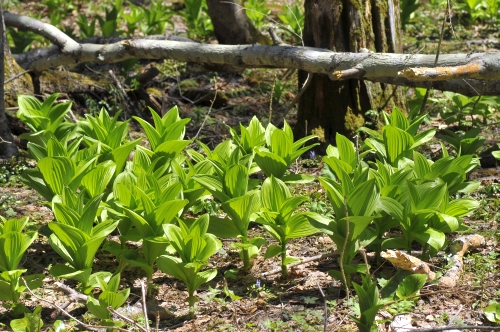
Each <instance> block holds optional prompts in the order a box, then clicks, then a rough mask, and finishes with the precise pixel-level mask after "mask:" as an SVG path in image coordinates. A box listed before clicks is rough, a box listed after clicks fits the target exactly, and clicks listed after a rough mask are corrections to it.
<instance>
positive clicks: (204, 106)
mask: <svg viewBox="0 0 500 332" xmlns="http://www.w3.org/2000/svg"><path fill="white" fill-rule="evenodd" d="M30 6H32V7H36V6H35V4H33V3H31V4H30ZM443 12H444V10H443ZM25 14H27V13H25ZM435 16H436V15H434V14H432V15H431V13H429V10H428V9H427V12H425V11H424V12H422V14H419V16H418V17H417V20H420V21H418V24H417V23H416V24H410V25H408V26H407V30H406V35H405V41H404V42H405V53H417V52H422V53H433V52H435V50H436V45H437V40H438V38H439V33H440V26H441V24H436V23H435V22H436V20H437V19H439V17H435ZM454 18H455V21H454V22H453V24H454V26H453V27H454V28H453V30H452V32H450V33H447V34H446V35H445V41H444V43H443V50H442V53H453V52H472V51H495V49H494V48H489V46H488V44H484V45H478V44H467V43H466V42H465V41H467V40H476V39H477V40H484V39H489V38H492V37H495V38H497V37H498V33H496V31H498V24H496V25H488V24H484V25H478V26H470V25H467V24H460V22H457V21H456V20H458V18H457V17H454ZM447 31H451V30H450V29H448V30H447ZM151 66H156V67H158V69H160V71H161V75H160V76H158V77H157V78H156V79H155V80H154V81H152V82H150V84H149V85H148V87H147V89H146V91H148V93H149V94H150V95H153V97H152V98H153V99H155V100H156V102H157V103H158V104H159V105H161V108H162V109H163V110H168V109H169V108H170V107H172V106H174V105H177V106H178V107H179V109H180V114H181V117H189V118H191V119H192V120H191V123H190V124H189V125H188V132H187V135H186V136H187V138H188V139H189V138H192V137H195V136H196V135H198V132H199V136H198V137H199V139H200V140H201V141H202V142H204V143H205V144H208V145H209V146H210V147H211V148H213V147H214V146H215V145H216V144H217V143H219V142H221V141H223V140H224V139H226V138H228V137H229V131H228V126H230V127H234V126H237V125H238V124H239V123H243V124H246V123H248V121H249V120H250V118H251V117H252V116H254V115H256V116H257V117H259V119H260V120H261V121H264V122H265V121H269V118H271V120H272V121H273V122H275V121H277V119H283V118H286V119H287V120H288V121H289V122H290V123H292V124H293V121H294V116H295V112H296V111H295V109H294V108H293V107H292V108H291V110H290V111H288V109H289V108H290V103H291V101H292V100H293V98H294V96H295V94H296V93H297V88H296V87H297V80H296V74H295V73H294V72H289V71H284V70H246V71H245V72H244V73H242V74H237V75H233V74H217V73H213V72H203V73H195V72H192V71H190V68H189V66H186V65H185V64H183V63H178V62H177V63H176V62H173V61H167V60H166V61H164V62H158V63H155V62H147V63H146V62H139V63H137V64H136V66H135V67H134V68H135V70H137V71H141V70H143V69H144V68H145V67H151ZM108 69H109V68H108V66H106V68H104V67H93V68H92V70H93V71H101V72H102V73H105V72H106V71H107V70H108ZM117 71H119V68H117ZM276 82H279V83H276ZM277 88H278V89H280V91H281V90H282V94H281V97H280V98H276V93H277V91H276V89H277ZM214 90H217V92H218V97H216V103H214V105H211V103H210V102H209V101H206V100H205V101H203V98H202V97H204V96H206V95H207V94H209V93H210V92H213V91H214ZM181 91H182V92H181ZM53 92H57V91H53ZM408 95H409V97H410V98H414V95H413V93H412V90H409V92H408ZM131 96H134V94H133V93H131ZM273 96H274V99H275V100H274V101H272V100H273ZM436 96H437V97H439V96H441V95H440V94H439V93H438V92H437V95H436ZM61 97H62V98H69V99H73V100H74V102H75V106H74V108H73V110H74V112H75V113H76V115H77V116H83V114H86V113H92V112H97V111H98V109H99V108H100V107H101V106H106V107H108V108H109V109H111V110H113V109H114V110H116V109H117V108H118V107H119V105H120V104H122V105H123V101H122V100H121V96H120V94H119V92H117V90H116V89H112V91H110V93H108V94H106V95H105V96H100V97H101V98H102V99H100V100H98V99H91V98H89V97H85V96H82V95H66V96H61ZM276 99H278V100H276ZM196 100H198V102H196V103H192V101H196ZM138 105H139V106H143V104H140V103H139V104H138ZM271 105H272V106H271ZM444 107H445V105H444V104H442V103H439V102H433V103H429V105H428V107H427V110H428V111H429V112H430V114H431V117H430V121H429V122H428V124H426V126H429V127H435V128H438V129H440V130H441V129H443V128H447V127H448V124H446V123H445V122H444V121H443V120H442V119H441V117H440V114H442V113H443V109H444ZM495 116H497V115H495V114H491V115H488V121H486V120H485V121H484V122H485V123H486V125H484V126H483V131H482V135H484V136H485V137H486V138H487V141H486V142H487V144H486V145H485V146H484V147H483V148H482V149H481V151H480V153H481V152H485V154H484V156H485V157H486V156H490V155H491V154H490V153H489V152H487V151H489V150H490V149H491V148H496V143H497V142H499V141H500V140H499V137H498V129H499V128H498V125H496V124H495V122H496V121H497V120H498V119H497V118H495ZM275 124H276V125H278V126H281V124H280V123H275ZM452 125H453V126H455V127H453V128H456V125H457V124H452ZM131 126H132V129H133V133H132V135H133V136H134V137H140V136H143V133H142V132H141V130H140V127H139V126H137V125H135V124H133V123H132V124H131ZM200 128H201V130H200ZM16 130H21V129H19V128H18V127H16ZM199 130H200V131H199ZM438 146H439V145H438V144H437V142H436V141H433V142H431V143H430V144H428V145H426V147H425V149H426V150H425V151H424V152H425V153H426V154H427V155H430V156H433V155H434V156H435V155H437V154H439V147H438ZM20 147H21V148H22V147H23V145H22V142H21V145H20ZM488 153H489V155H488ZM3 166H4V167H5V168H2V169H0V179H5V183H4V184H1V185H0V215H2V216H4V217H7V218H21V217H24V216H29V217H30V223H29V226H28V228H29V229H31V230H38V229H40V227H42V226H44V225H46V224H47V223H48V222H50V221H52V220H53V219H54V217H53V215H52V213H51V211H50V209H49V208H47V207H46V205H45V203H46V202H44V200H43V199H42V198H41V197H40V196H39V195H38V194H37V193H36V192H35V191H34V190H33V189H30V188H28V187H26V186H25V185H23V184H22V183H21V182H20V181H19V178H18V175H19V173H21V172H22V170H23V168H24V167H33V166H34V162H33V161H32V160H29V159H25V158H22V160H20V161H17V162H15V163H14V164H11V163H7V164H5V165H3ZM0 167H2V166H1V165H0ZM294 167H295V169H294V170H295V171H298V170H300V171H301V172H304V173H309V174H314V175H320V174H321V170H322V163H321V161H320V159H319V158H315V159H307V158H304V159H301V160H299V161H298V162H297V163H296V164H295V165H294ZM470 178H471V179H472V178H474V179H478V180H480V181H481V186H480V188H479V190H478V191H477V192H476V193H474V194H472V195H471V197H473V198H475V199H477V200H478V201H479V202H480V207H479V208H478V209H477V210H476V211H475V212H474V213H472V214H471V215H470V216H469V217H467V218H466V219H465V224H466V225H467V226H469V227H470V228H471V231H470V233H471V234H480V235H482V236H484V237H485V240H486V241H485V245H484V246H483V247H481V248H479V249H477V250H474V251H473V252H469V253H467V254H466V255H465V257H464V271H463V272H462V273H461V276H460V280H459V283H458V285H457V286H456V287H453V288H443V287H440V286H438V285H436V284H429V285H426V286H425V287H424V288H423V289H422V290H421V292H420V296H419V297H417V298H416V299H415V301H412V303H411V304H408V303H405V305H399V306H398V305H397V304H395V305H392V306H387V307H386V308H384V309H383V310H381V311H380V312H379V314H378V316H377V321H378V327H379V331H389V326H390V324H391V322H393V321H394V320H395V318H396V316H402V317H405V318H407V319H408V321H409V325H408V326H406V327H408V328H420V329H425V328H433V327H445V326H449V327H450V329H451V327H452V326H459V325H472V326H482V327H484V326H495V324H494V323H493V322H490V321H488V320H487V319H486V318H485V315H484V308H485V307H486V306H487V305H488V304H489V303H490V302H491V301H493V300H495V301H500V287H499V285H500V264H499V259H500V243H499V241H500V232H499V230H498V220H499V218H500V169H498V167H496V166H495V165H494V164H493V167H491V165H490V167H489V168H481V169H477V170H476V171H474V172H473V173H472V174H470ZM293 192H294V194H296V195H307V196H309V197H311V202H310V203H309V204H316V208H317V209H319V211H323V212H325V213H326V211H327V210H328V202H327V199H326V195H325V193H324V191H323V189H322V187H321V186H320V185H319V183H318V182H317V181H315V182H313V183H311V184H308V185H297V186H296V187H295V188H294V191H293ZM318 206H319V207H318ZM250 232H251V233H252V235H260V236H263V237H265V238H266V239H267V240H268V245H270V244H275V242H273V241H274V240H273V239H272V238H270V237H269V235H267V234H266V233H265V232H264V231H263V230H261V229H260V228H259V227H258V226H253V228H252V229H251V230H250ZM458 235H459V234H456V235H455V236H458ZM453 237H454V236H452V237H450V238H449V239H448V240H450V241H451V240H452V239H453ZM232 242H233V241H232V240H224V241H223V250H220V251H219V252H218V253H217V254H216V255H214V256H213V257H212V259H211V261H210V266H209V267H215V268H217V269H218V271H219V273H218V274H217V277H216V278H215V279H213V280H212V281H210V282H209V283H208V284H206V285H204V286H202V288H201V289H200V290H199V291H198V297H199V298H200V301H199V302H198V303H197V312H196V315H197V317H196V319H195V320H187V319H186V316H187V314H188V305H187V303H186V302H185V298H186V296H187V292H186V288H185V286H184V284H183V283H182V282H179V281H177V280H175V279H173V278H171V277H169V276H168V275H166V274H164V273H162V272H160V271H158V272H156V273H155V274H154V276H153V285H152V295H151V297H150V300H148V313H149V314H150V315H151V317H150V320H151V326H153V327H154V326H158V327H159V329H160V330H161V331H166V330H171V331H323V330H324V329H325V327H324V324H325V321H326V330H327V331H353V330H356V325H355V324H354V322H353V321H352V320H351V319H350V318H349V315H353V316H357V315H358V313H356V301H355V297H353V296H351V297H348V296H347V294H346V292H345V290H344V289H343V287H342V286H341V283H340V282H339V281H338V280H335V279H333V278H332V277H331V276H330V275H329V274H328V271H329V270H332V269H338V264H337V257H335V255H333V254H332V253H334V252H335V250H336V248H335V245H334V244H333V243H332V241H331V239H330V238H329V237H328V236H326V235H323V234H316V235H314V236H310V237H307V238H302V239H297V240H292V241H291V242H290V244H289V249H290V255H292V256H296V257H299V258H301V259H302V258H304V259H306V258H310V257H314V256H319V255H324V256H323V257H321V258H317V259H315V260H313V261H311V262H310V263H306V264H301V265H297V266H295V267H293V268H291V269H290V273H289V277H288V278H287V279H284V280H283V279H281V278H280V274H279V273H276V274H271V275H269V274H267V275H266V273H269V272H270V271H274V270H275V269H277V268H279V261H278V260H277V259H276V258H273V259H269V260H264V259H263V257H262V256H259V258H257V259H256V260H255V261H254V264H253V268H252V269H251V271H250V272H249V273H247V274H238V275H234V278H233V277H232V276H233V273H231V272H232V271H233V270H234V269H241V260H240V258H239V255H238V253H237V251H236V250H235V249H234V248H233V247H232V246H231V244H232ZM264 250H265V248H264ZM371 257H372V256H371V255H368V260H369V263H370V264H371V267H372V271H375V272H374V276H375V277H376V278H378V279H379V280H380V281H383V279H388V278H389V277H390V276H392V275H393V274H394V273H395V268H394V267H392V265H391V264H390V263H388V262H385V263H382V264H381V265H377V264H376V262H375V260H373V259H372V258H371ZM358 259H359V260H360V262H361V260H362V258H361V257H359V258H358ZM448 259H449V254H447V253H446V252H442V253H440V254H438V256H437V257H435V258H433V259H432V260H431V261H430V262H429V263H430V264H431V266H432V268H433V269H434V271H436V272H445V271H446V269H447V266H448V264H449V262H448ZM61 262H62V260H61V258H60V257H59V256H58V255H57V254H56V253H55V252H54V251H53V250H52V248H51V247H50V245H49V243H48V240H47V238H46V237H45V236H42V235H40V236H39V237H38V239H37V240H36V241H35V243H34V245H32V246H31V247H30V249H29V250H28V254H27V255H26V256H25V258H24V260H23V262H22V267H23V268H25V269H27V270H28V271H27V274H35V273H42V274H44V275H45V276H46V277H45V279H44V281H43V282H44V286H43V287H42V288H39V289H36V290H35V291H34V292H35V294H36V296H37V297H34V296H32V295H30V294H29V293H26V294H25V295H24V296H23V299H22V301H23V303H24V304H25V305H26V306H27V307H29V308H31V309H33V308H35V307H36V306H37V305H42V307H43V310H42V320H43V321H44V328H43V330H48V329H49V328H51V327H52V326H53V323H54V322H55V321H56V320H63V321H65V323H66V325H67V327H68V326H72V328H73V330H78V327H77V324H76V323H75V322H74V321H72V322H70V321H69V319H68V317H67V316H65V315H63V314H62V313H61V312H58V311H56V310H55V309H54V305H53V304H54V303H57V304H58V305H62V304H64V303H66V302H68V301H69V297H68V294H66V293H64V292H62V291H61V290H60V289H57V288H56V287H55V286H54V282H55V280H54V278H52V276H51V275H50V274H49V269H50V267H51V266H53V265H55V264H58V263H61ZM116 267H117V262H116V259H115V257H114V256H112V255H108V254H107V253H105V252H103V251H100V252H99V253H98V255H97V257H96V261H95V264H94V270H95V271H98V270H101V271H110V272H114V270H115V269H116ZM224 276H226V277H224ZM144 281H145V274H144V273H143V272H142V271H141V270H140V269H138V268H134V267H130V266H129V267H127V268H126V269H125V270H124V271H123V273H122V285H123V286H124V287H130V288H131V296H130V298H129V303H127V308H125V309H124V310H125V312H127V313H135V312H138V311H139V312H140V309H138V308H140V303H141V297H142V293H141V282H144ZM355 281H356V282H359V280H355ZM64 282H65V283H66V284H67V285H68V286H70V287H73V288H74V286H75V284H74V283H72V282H71V281H67V280H65V281H64ZM225 290H230V291H232V292H234V294H235V295H236V296H238V297H240V298H239V299H232V298H231V297H230V296H228V294H226V293H225ZM323 294H324V296H323ZM41 299H43V301H42V300H41ZM66 310H67V311H68V312H69V313H70V314H71V315H72V316H74V317H77V318H78V319H81V320H82V321H84V322H85V323H87V324H92V323H95V322H93V321H92V318H91V316H90V315H88V314H86V309H85V306H84V305H83V304H79V303H71V304H70V305H69V306H68V307H67V309H66ZM139 316H140V314H137V317H139ZM11 319H12V318H11V316H10V315H9V312H8V310H7V309H6V308H2V307H0V330H9V328H8V326H9V321H10V320H11ZM498 319H499V320H500V318H498ZM139 321H140V318H139ZM403 321H404V319H403ZM128 328H129V330H130V331H133V330H134V327H133V326H129V327H128ZM457 329H460V328H459V327H457ZM79 330H83V329H81V328H80V329H79ZM68 331H71V329H68ZM398 331H405V330H404V329H399V330H398ZM429 331H430V330H429Z"/></svg>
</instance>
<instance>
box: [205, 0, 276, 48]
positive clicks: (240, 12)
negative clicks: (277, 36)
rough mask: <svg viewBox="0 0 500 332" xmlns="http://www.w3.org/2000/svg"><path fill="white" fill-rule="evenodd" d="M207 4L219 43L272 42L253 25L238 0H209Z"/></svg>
mask: <svg viewBox="0 0 500 332" xmlns="http://www.w3.org/2000/svg"><path fill="white" fill-rule="evenodd" d="M207 5H208V14H209V15H210V18H211V19H212V24H213V26H214V32H215V36H216V37H217V41H218V42H219V44H226V45H245V44H256V43H259V44H262V45H270V44H271V42H270V39H269V38H267V37H266V36H264V35H263V34H262V33H260V31H259V30H257V29H256V28H255V27H254V26H253V24H252V22H251V21H250V19H249V18H248V16H247V14H246V11H245V10H244V9H243V8H242V7H241V6H240V5H238V3H237V2H236V0H226V1H222V0H207Z"/></svg>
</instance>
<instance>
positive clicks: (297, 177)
mask: <svg viewBox="0 0 500 332" xmlns="http://www.w3.org/2000/svg"><path fill="white" fill-rule="evenodd" d="M315 179H316V178H315V177H314V175H309V174H287V175H283V176H282V177H281V180H282V181H283V182H285V183H290V184H294V183H311V182H313V181H314V180H315Z"/></svg>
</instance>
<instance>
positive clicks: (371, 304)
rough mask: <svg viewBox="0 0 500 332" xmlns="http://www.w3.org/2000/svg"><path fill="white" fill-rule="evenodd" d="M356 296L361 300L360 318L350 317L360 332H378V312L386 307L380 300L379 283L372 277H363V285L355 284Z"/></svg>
mask: <svg viewBox="0 0 500 332" xmlns="http://www.w3.org/2000/svg"><path fill="white" fill-rule="evenodd" d="M353 286H354V289H355V290H356V294H357V295H358V300H359V312H360V316H359V317H358V318H356V317H353V316H349V317H350V318H351V319H352V320H353V321H354V322H355V323H356V326H357V327H358V329H359V331H360V332H376V331H378V328H377V325H375V316H376V315H377V313H378V311H379V310H380V309H381V308H383V307H384V305H383V303H382V302H381V301H380V299H379V294H378V288H377V283H376V282H373V281H372V280H371V277H370V275H366V276H364V277H363V280H362V283H361V285H358V284H357V283H353Z"/></svg>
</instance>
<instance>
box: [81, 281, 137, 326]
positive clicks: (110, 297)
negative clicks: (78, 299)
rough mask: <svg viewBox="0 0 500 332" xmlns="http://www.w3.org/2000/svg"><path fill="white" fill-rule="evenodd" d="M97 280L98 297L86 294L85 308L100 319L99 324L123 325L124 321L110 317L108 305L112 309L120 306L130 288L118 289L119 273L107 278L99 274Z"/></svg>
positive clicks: (126, 297) (125, 299) (128, 293)
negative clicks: (99, 289) (99, 290)
mask: <svg viewBox="0 0 500 332" xmlns="http://www.w3.org/2000/svg"><path fill="white" fill-rule="evenodd" d="M97 281H98V282H99V287H100V288H101V294H99V298H98V299H95V298H94V297H93V296H91V295H89V296H87V308H88V309H89V311H90V312H91V313H92V314H93V315H94V316H96V317H97V318H99V319H101V325H106V326H123V325H125V322H124V321H117V320H112V319H111V312H110V311H109V309H108V307H111V308H113V309H118V308H119V307H121V306H122V305H123V304H124V303H125V301H127V299H128V296H129V295H130V288H126V289H123V290H121V291H118V289H119V287H120V273H118V274H115V275H114V276H113V277H111V278H109V276H108V277H107V278H104V277H101V276H99V277H97Z"/></svg>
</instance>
